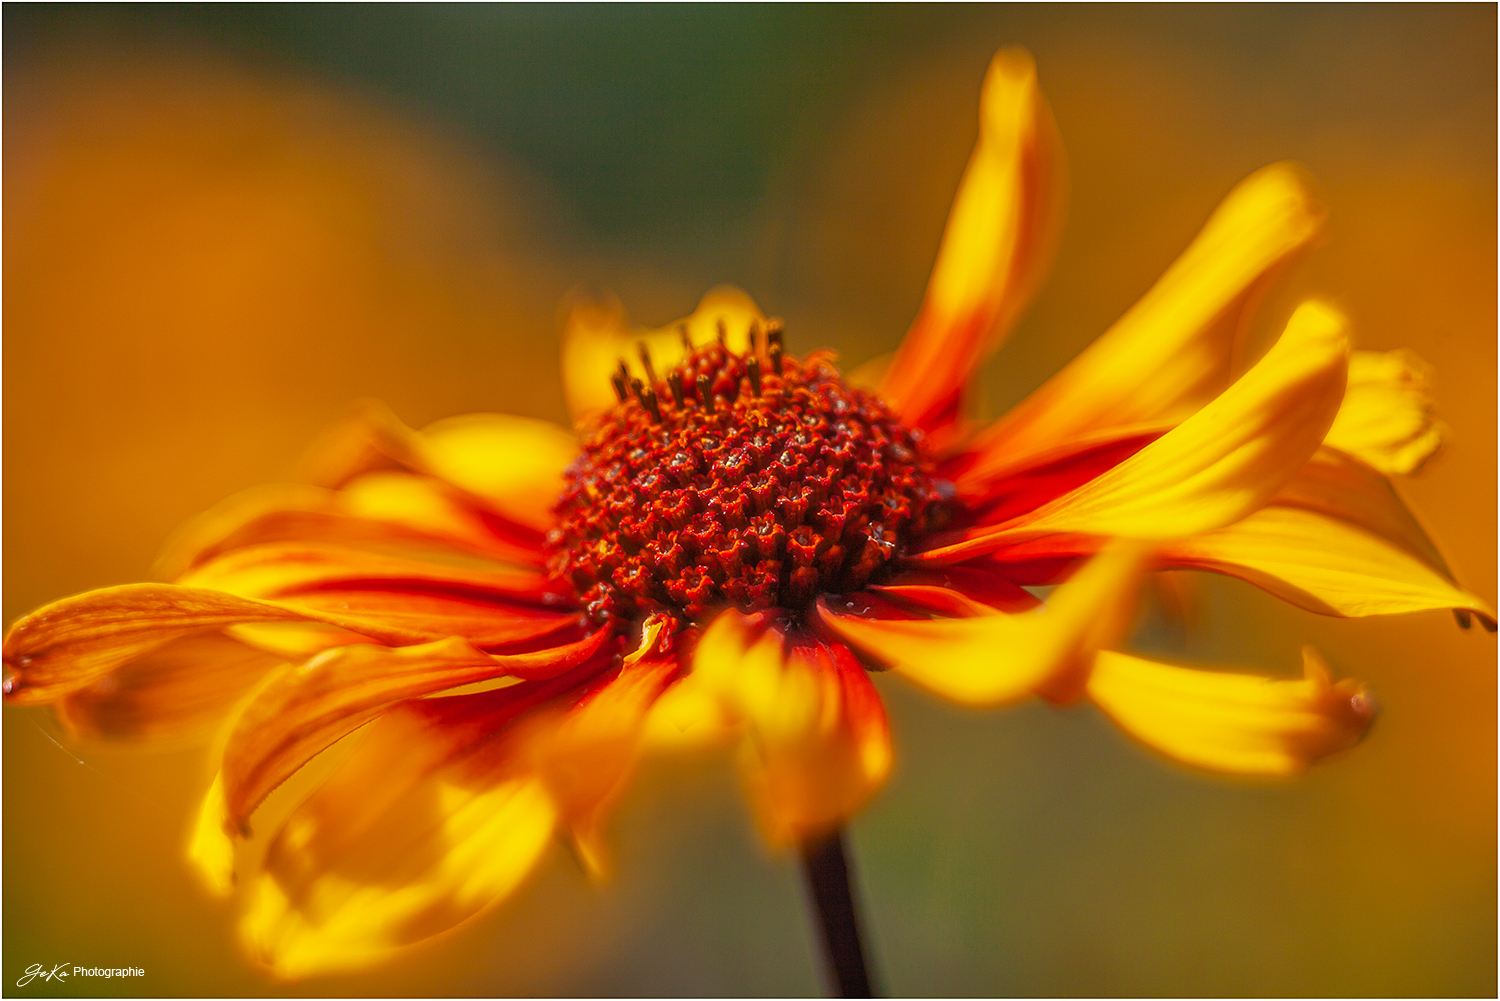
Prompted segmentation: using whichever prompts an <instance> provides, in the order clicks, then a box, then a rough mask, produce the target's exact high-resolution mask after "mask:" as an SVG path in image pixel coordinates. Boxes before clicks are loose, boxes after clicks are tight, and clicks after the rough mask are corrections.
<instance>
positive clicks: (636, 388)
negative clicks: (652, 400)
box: [630, 379, 646, 403]
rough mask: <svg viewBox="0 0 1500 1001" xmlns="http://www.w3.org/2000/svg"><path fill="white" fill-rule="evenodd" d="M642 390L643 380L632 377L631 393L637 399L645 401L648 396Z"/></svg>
mask: <svg viewBox="0 0 1500 1001" xmlns="http://www.w3.org/2000/svg"><path fill="white" fill-rule="evenodd" d="M641 390H642V386H641V380H639V379H631V380H630V395H632V396H634V397H635V398H636V399H637V400H640V401H641V402H642V403H644V402H645V399H646V397H645V396H644V395H643V394H642V391H641Z"/></svg>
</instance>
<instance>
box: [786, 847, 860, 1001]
mask: <svg viewBox="0 0 1500 1001" xmlns="http://www.w3.org/2000/svg"><path fill="white" fill-rule="evenodd" d="M802 871H803V873H804V874H805V875H806V877H807V888H808V890H810V891H811V892H812V897H813V903H814V904H815V905H817V911H818V921H819V924H820V925H821V926H822V929H823V958H824V959H825V960H826V961H827V963H828V970H829V973H831V974H832V975H833V978H834V979H835V980H836V981H837V982H838V992H839V996H841V997H846V998H867V997H873V996H874V995H873V994H872V992H871V990H870V974H869V972H868V971H867V970H866V969H865V954H864V950H863V949H862V948H861V947H860V943H859V914H858V910H857V908H856V907H855V906H854V894H853V891H852V888H851V887H850V885H849V863H848V861H847V860H846V856H845V854H844V832H843V831H842V830H837V829H836V830H834V831H833V833H831V834H827V835H824V836H823V837H821V838H817V839H814V840H810V841H806V842H804V843H803V845H802Z"/></svg>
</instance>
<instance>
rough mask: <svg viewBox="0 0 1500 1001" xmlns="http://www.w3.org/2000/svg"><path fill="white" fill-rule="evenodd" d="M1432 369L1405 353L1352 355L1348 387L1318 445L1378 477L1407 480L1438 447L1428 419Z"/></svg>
mask: <svg viewBox="0 0 1500 1001" xmlns="http://www.w3.org/2000/svg"><path fill="white" fill-rule="evenodd" d="M1431 383H1432V369H1431V368H1430V367H1429V366H1428V365H1427V363H1426V362H1424V361H1422V359H1420V358H1418V357H1417V356H1416V355H1414V354H1412V353H1411V352H1410V351H1355V352H1353V353H1352V354H1351V355H1350V356H1349V388H1348V390H1347V391H1346V392H1345V393H1344V403H1343V406H1341V407H1339V412H1338V416H1337V417H1335V418H1334V419H1333V427H1331V428H1329V429H1328V437H1327V438H1325V439H1324V442H1325V443H1326V444H1328V445H1331V446H1332V447H1334V448H1337V449H1339V450H1340V451H1343V452H1348V453H1349V454H1350V455H1354V456H1358V457H1359V458H1361V459H1363V460H1364V461H1365V462H1367V463H1369V464H1370V465H1371V466H1373V467H1374V468H1376V469H1378V470H1380V471H1381V472H1382V473H1388V474H1391V475H1403V476H1404V475H1410V474H1412V473H1415V472H1417V471H1418V470H1419V469H1421V468H1422V465H1423V463H1425V462H1426V461H1427V460H1428V459H1430V458H1432V456H1433V453H1435V452H1436V451H1437V450H1438V448H1439V447H1440V446H1441V445H1442V444H1443V435H1444V434H1445V433H1446V431H1447V428H1446V427H1445V426H1444V425H1443V424H1442V422H1440V421H1438V420H1436V419H1435V418H1434V417H1433V416H1432V395H1431Z"/></svg>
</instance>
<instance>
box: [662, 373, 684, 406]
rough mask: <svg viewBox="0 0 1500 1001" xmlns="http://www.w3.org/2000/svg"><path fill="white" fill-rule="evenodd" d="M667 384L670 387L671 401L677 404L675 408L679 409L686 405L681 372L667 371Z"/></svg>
mask: <svg viewBox="0 0 1500 1001" xmlns="http://www.w3.org/2000/svg"><path fill="white" fill-rule="evenodd" d="M667 385H668V386H671V387H672V402H673V403H675V404H677V409H679V410H681V409H682V408H683V407H684V406H686V405H687V393H685V392H683V389H682V373H681V372H675V371H674V372H668V373H667Z"/></svg>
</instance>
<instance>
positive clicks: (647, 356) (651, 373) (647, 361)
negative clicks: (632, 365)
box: [636, 341, 656, 386]
mask: <svg viewBox="0 0 1500 1001" xmlns="http://www.w3.org/2000/svg"><path fill="white" fill-rule="evenodd" d="M636 348H637V349H639V351H640V352H641V368H644V369H645V370H646V385H648V386H654V385H656V369H654V368H652V367H651V352H650V351H649V350H648V349H647V347H646V342H645V341H641V342H640V343H639V344H637V345H636Z"/></svg>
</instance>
